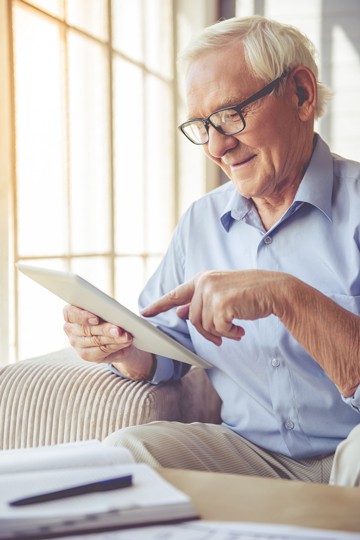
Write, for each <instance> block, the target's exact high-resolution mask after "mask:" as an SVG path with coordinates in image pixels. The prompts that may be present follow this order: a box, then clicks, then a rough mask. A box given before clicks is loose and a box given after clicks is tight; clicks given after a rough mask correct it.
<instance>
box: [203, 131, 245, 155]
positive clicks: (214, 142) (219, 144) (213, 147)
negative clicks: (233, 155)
mask: <svg viewBox="0 0 360 540" xmlns="http://www.w3.org/2000/svg"><path fill="white" fill-rule="evenodd" d="M238 144H239V141H238V140H237V139H235V137H234V136H232V135H223V134H222V133H219V131H217V130H216V129H215V128H214V127H213V126H209V142H208V145H207V148H208V152H209V154H210V155H211V157H213V158H215V159H220V158H222V157H223V156H224V155H225V154H226V153H227V152H228V151H229V150H232V149H233V148H235V147H236V146H237V145H238Z"/></svg>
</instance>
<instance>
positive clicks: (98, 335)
mask: <svg viewBox="0 0 360 540" xmlns="http://www.w3.org/2000/svg"><path fill="white" fill-rule="evenodd" d="M64 319H65V324H64V331H65V333H66V334H67V336H68V338H69V342H70V345H72V347H74V349H75V350H76V352H77V353H78V355H79V356H80V358H82V359H83V360H87V361H88V362H97V363H101V362H104V363H111V364H113V365H114V366H115V367H116V368H117V369H118V370H119V371H120V372H121V373H122V374H123V375H124V376H125V377H127V378H129V379H134V380H148V379H151V378H152V376H153V373H154V369H155V365H156V364H155V359H154V357H153V355H152V354H150V353H148V352H144V351H141V350H139V349H137V348H136V347H135V346H134V345H133V338H132V336H131V335H130V334H129V333H128V332H125V331H124V330H122V329H121V328H119V327H118V326H115V325H114V324H111V323H108V322H103V321H101V320H100V319H99V317H97V316H96V315H94V314H93V313H90V312H89V311H85V310H83V309H79V308H77V307H75V306H65V308H64Z"/></svg>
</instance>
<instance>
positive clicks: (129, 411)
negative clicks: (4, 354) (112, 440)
mask: <svg viewBox="0 0 360 540" xmlns="http://www.w3.org/2000/svg"><path fill="white" fill-rule="evenodd" d="M0 399H1V402H0V448H2V449H7V448H23V447H32V446H42V445H47V444H58V443H62V442H70V441H79V440H85V439H92V438H96V439H100V440H102V439H104V438H105V437H106V436H107V435H109V434H110V433H112V432H113V431H115V430H117V429H120V428H121V427H125V426H130V425H136V424H144V423H148V422H151V421H153V420H177V421H180V422H193V421H200V422H219V407H220V401H219V398H218V396H217V395H216V394H215V392H214V390H213V389H212V387H211V386H210V383H209V381H208V379H207V377H206V375H205V374H204V372H203V370H201V369H197V368H195V369H192V370H191V371H190V373H189V374H188V375H187V376H186V377H184V379H182V380H181V381H178V382H176V383H167V384H161V385H159V386H154V385H151V384H149V383H145V382H135V381H128V380H124V379H121V378H120V377H117V376H116V375H114V374H112V373H111V372H110V371H109V369H108V367H107V366H106V365H104V364H92V363H88V362H84V361H83V360H81V359H80V358H79V357H78V356H77V355H76V353H75V352H74V351H73V350H72V349H64V350H61V351H57V352H53V353H50V354H47V355H44V356H41V357H38V358H34V359H31V360H25V361H22V362H18V363H16V364H13V365H9V366H5V367H3V368H1V369H0Z"/></svg>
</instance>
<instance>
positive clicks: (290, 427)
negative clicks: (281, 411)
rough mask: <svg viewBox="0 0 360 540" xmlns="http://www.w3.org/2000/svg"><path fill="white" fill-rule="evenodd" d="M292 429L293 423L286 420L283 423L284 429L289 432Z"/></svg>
mask: <svg viewBox="0 0 360 540" xmlns="http://www.w3.org/2000/svg"><path fill="white" fill-rule="evenodd" d="M294 427H295V425H294V422H292V421H291V420H286V422H285V428H286V429H288V430H291V429H294Z"/></svg>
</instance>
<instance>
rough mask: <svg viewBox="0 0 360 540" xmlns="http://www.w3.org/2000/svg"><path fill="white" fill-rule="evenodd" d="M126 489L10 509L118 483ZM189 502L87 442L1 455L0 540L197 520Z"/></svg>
mask: <svg viewBox="0 0 360 540" xmlns="http://www.w3.org/2000/svg"><path fill="white" fill-rule="evenodd" d="M129 476H130V477H131V478H132V484H131V485H130V486H129V487H125V488H118V489H111V490H110V491H93V492H89V493H85V494H84V493H83V494H81V495H76V496H66V497H64V498H59V499H56V500H45V501H43V502H37V503H35V504H34V503H32V504H29V503H26V504H24V505H19V506H13V505H12V504H13V503H14V501H19V500H21V501H22V500H23V499H24V498H28V497H34V496H37V495H43V494H47V495H48V494H52V493H54V492H56V493H57V492H58V491H60V490H64V489H69V488H78V487H79V486H83V485H88V484H89V483H95V482H97V483H98V482H104V481H109V480H110V479H111V480H112V479H114V478H118V477H121V478H122V477H126V478H128V477H129ZM197 517H198V516H197V514H196V512H195V510H194V507H193V505H192V502H191V499H190V498H189V497H188V496H187V495H186V494H185V493H183V492H181V491H180V490H178V489H177V488H175V487H174V486H172V485H171V484H170V483H169V482H167V481H166V480H164V479H163V478H162V477H161V475H160V474H159V473H158V472H157V471H155V470H154V469H153V468H151V467H149V466H148V465H146V464H144V463H135V461H134V459H133V457H132V455H131V453H130V452H129V451H128V450H127V449H125V448H117V447H110V446H107V445H105V444H103V443H101V442H100V441H85V442H81V443H69V444H62V445H54V446H45V447H40V448H30V449H22V450H3V451H0V539H2V540H5V539H6V540H9V539H12V538H17V539H23V538H24V539H28V540H29V539H30V538H31V539H36V540H39V539H41V538H51V537H56V536H61V535H69V534H72V533H75V532H76V533H80V532H83V533H86V532H90V531H91V532H98V531H105V530H117V529H121V528H124V527H134V526H135V527H136V526H137V527H138V526H144V525H149V524H155V523H156V524H160V523H171V522H180V521H184V520H190V519H196V518H197Z"/></svg>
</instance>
